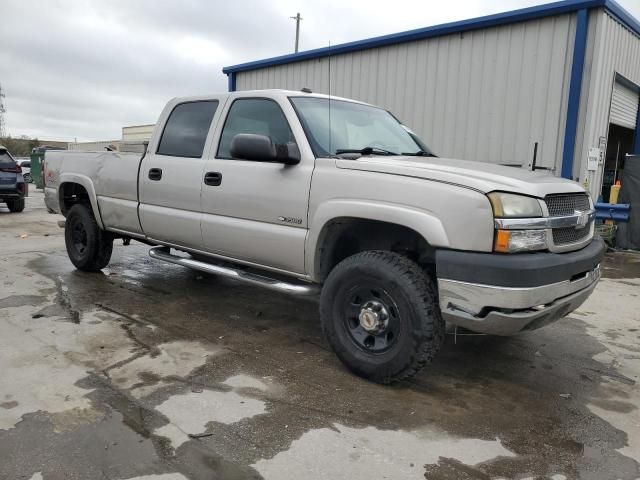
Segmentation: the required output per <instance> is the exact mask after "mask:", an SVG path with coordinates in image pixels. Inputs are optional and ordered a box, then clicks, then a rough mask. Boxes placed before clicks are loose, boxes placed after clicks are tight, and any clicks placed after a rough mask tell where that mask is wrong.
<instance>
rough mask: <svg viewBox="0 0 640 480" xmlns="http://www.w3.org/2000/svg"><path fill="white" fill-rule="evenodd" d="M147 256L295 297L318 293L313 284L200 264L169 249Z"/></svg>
mask: <svg viewBox="0 0 640 480" xmlns="http://www.w3.org/2000/svg"><path fill="white" fill-rule="evenodd" d="M149 256H150V257H151V258H154V259H156V260H164V261H165V262H169V263H175V264H176V265H182V266H183V267H187V268H192V269H194V270H200V271H202V272H207V273H211V274H213V275H220V276H222V277H227V278H233V279H234V280H238V281H240V282H243V283H247V284H249V285H257V286H259V287H263V288H268V289H269V290H275V291H277V292H282V293H288V294H290V295H297V296H303V297H305V296H306V297H308V296H316V295H318V294H319V293H320V287H319V286H318V285H315V284H313V283H288V282H284V281H282V280H278V279H276V278H271V277H266V276H264V275H258V274H256V273H252V272H247V271H244V270H236V269H234V268H230V267H223V266H222V265H216V264H214V263H207V262H202V261H200V260H196V259H194V258H188V257H180V256H178V255H172V254H171V251H170V249H169V247H153V248H152V249H151V250H149Z"/></svg>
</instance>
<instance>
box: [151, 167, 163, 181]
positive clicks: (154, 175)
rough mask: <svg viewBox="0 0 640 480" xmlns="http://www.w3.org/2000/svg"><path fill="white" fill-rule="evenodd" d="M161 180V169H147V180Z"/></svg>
mask: <svg viewBox="0 0 640 480" xmlns="http://www.w3.org/2000/svg"><path fill="white" fill-rule="evenodd" d="M161 178H162V169H161V168H151V169H149V180H155V181H156V182H157V181H158V180H160V179H161Z"/></svg>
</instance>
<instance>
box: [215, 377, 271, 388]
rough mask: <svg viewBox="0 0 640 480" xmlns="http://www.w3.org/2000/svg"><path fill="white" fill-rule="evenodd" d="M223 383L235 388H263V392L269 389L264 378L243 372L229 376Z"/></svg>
mask: <svg viewBox="0 0 640 480" xmlns="http://www.w3.org/2000/svg"><path fill="white" fill-rule="evenodd" d="M222 383H223V384H224V385H228V386H230V387H233V388H255V389H256V390H262V391H263V392H265V391H267V390H268V389H269V387H268V386H267V385H266V384H265V383H264V382H263V381H262V380H258V379H257V378H253V377H251V376H249V375H242V374H240V375H234V376H233V377H229V378H227V379H226V380H225V381H224V382H222Z"/></svg>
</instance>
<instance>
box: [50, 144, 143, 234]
mask: <svg viewBox="0 0 640 480" xmlns="http://www.w3.org/2000/svg"><path fill="white" fill-rule="evenodd" d="M141 159H142V155H140V154H139V153H124V152H73V151H48V152H46V154H45V159H44V165H45V166H44V179H45V202H46V204H47V207H48V208H50V209H51V210H53V211H55V212H57V213H63V214H64V213H65V212H63V211H62V209H61V207H60V191H59V189H60V186H61V185H64V183H65V182H75V183H79V184H80V185H82V186H83V187H84V188H85V189H86V190H87V192H89V197H90V198H92V197H94V198H96V200H97V208H98V209H99V211H100V217H101V220H102V223H103V228H106V229H110V228H114V227H116V228H119V229H125V230H128V231H131V232H134V233H135V232H137V233H142V228H141V226H140V220H139V219H138V169H139V166H140V161H141ZM66 172H73V173H66ZM63 188H64V187H63ZM91 191H93V192H95V196H94V195H92V194H91Z"/></svg>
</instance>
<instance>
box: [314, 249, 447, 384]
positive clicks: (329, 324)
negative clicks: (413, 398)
mask: <svg viewBox="0 0 640 480" xmlns="http://www.w3.org/2000/svg"><path fill="white" fill-rule="evenodd" d="M320 318H321V320H322V327H323V330H324V333H325V336H326V338H327V341H328V342H329V344H330V345H331V347H332V348H333V350H334V352H335V353H336V355H337V356H338V357H339V358H340V360H341V361H342V362H343V363H344V364H345V365H346V366H347V367H348V368H349V369H350V370H351V371H353V372H354V373H356V374H357V375H360V376H361V377H364V378H367V379H369V380H372V381H374V382H378V383H390V382H393V381H396V380H402V379H404V378H408V377H411V376H413V375H414V374H415V373H417V372H418V370H420V369H421V368H422V367H424V366H425V365H427V364H428V363H430V362H431V360H433V358H434V357H435V356H436V354H437V353H438V351H439V349H440V347H441V346H442V343H443V340H444V321H443V320H442V317H441V315H440V310H439V307H438V302H437V294H436V291H435V288H434V285H433V282H432V280H431V279H430V278H429V276H428V275H427V273H426V272H425V271H424V270H423V269H422V268H421V267H420V266H419V265H418V264H417V263H415V262H413V261H411V260H410V259H408V258H406V257H404V256H402V255H400V254H397V253H394V252H388V251H378V250H375V251H367V252H362V253H358V254H356V255H353V256H351V257H348V258H346V259H345V260H343V261H342V262H341V263H339V264H338V265H337V266H336V267H335V268H334V269H333V270H332V271H331V273H330V274H329V276H328V278H327V280H326V282H325V284H324V287H323V290H322V294H321V298H320Z"/></svg>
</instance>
